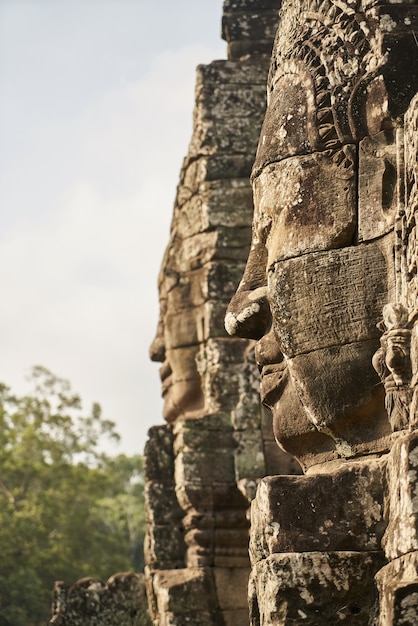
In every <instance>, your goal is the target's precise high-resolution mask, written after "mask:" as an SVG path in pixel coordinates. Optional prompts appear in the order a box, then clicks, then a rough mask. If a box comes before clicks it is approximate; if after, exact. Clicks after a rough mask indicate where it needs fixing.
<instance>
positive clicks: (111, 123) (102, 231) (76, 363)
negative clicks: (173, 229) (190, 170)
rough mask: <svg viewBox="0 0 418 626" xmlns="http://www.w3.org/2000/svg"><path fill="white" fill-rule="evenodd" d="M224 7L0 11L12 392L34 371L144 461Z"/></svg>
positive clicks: (29, 4) (5, 378)
mask: <svg viewBox="0 0 418 626" xmlns="http://www.w3.org/2000/svg"><path fill="white" fill-rule="evenodd" d="M221 13H222V0H158V1H157V2H155V1H152V0H80V1H78V0H0V124H1V128H0V137H1V141H0V294H1V298H0V302H1V304H0V335H1V340H0V381H1V382H5V383H7V384H8V385H10V386H11V387H12V389H14V390H15V391H17V392H19V393H22V392H24V391H25V390H27V387H26V383H25V377H26V375H27V374H28V372H29V370H30V368H31V367H32V366H33V365H44V366H45V367H47V368H49V369H50V370H52V371H53V372H54V373H55V374H57V375H58V376H60V377H62V378H67V379H68V380H70V382H71V383H72V386H73V388H74V390H75V391H78V392H79V393H80V395H81V397H82V399H83V402H84V405H85V407H86V408H89V406H90V405H91V403H92V402H93V401H97V402H99V403H100V404H101V405H102V408H103V411H104V416H105V417H107V418H110V419H113V420H114V421H115V422H116V424H117V430H118V431H119V433H120V434H121V435H122V442H121V445H120V446H119V447H118V448H116V449H115V450H114V451H113V452H114V453H118V452H125V453H127V454H133V453H135V452H142V450H143V446H144V443H145V439H146V432H147V430H148V428H149V427H150V426H152V425H154V424H161V423H163V421H162V418H161V408H162V401H161V398H160V395H161V394H160V382H159V377H158V365H156V364H154V363H151V362H150V361H149V359H148V347H149V344H150V343H151V340H152V338H153V335H154V332H155V328H156V325H157V319H158V296H157V286H156V284H157V275H158V270H159V265H160V262H161V258H162V255H163V252H164V248H165V245H166V243H167V241H168V234H169V226H170V221H171V214H172V207H173V201H174V196H175V189H176V185H177V182H178V176H179V171H180V166H181V162H182V159H183V157H184V156H185V154H186V152H187V146H188V142H189V140H190V137H191V131H192V110H193V99H194V83H195V67H196V65H198V64H199V63H209V62H210V61H211V60H214V59H220V58H225V56H226V44H225V42H223V41H222V40H221V38H220V23H221Z"/></svg>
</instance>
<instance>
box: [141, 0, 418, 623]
mask: <svg viewBox="0 0 418 626" xmlns="http://www.w3.org/2000/svg"><path fill="white" fill-rule="evenodd" d="M223 10H224V14H223V20H222V24H223V27H222V28H223V37H224V38H225V39H226V41H227V44H228V60H226V61H215V62H213V63H212V64H210V65H209V66H201V67H199V68H198V75H197V86H196V105H195V114H194V131H193V137H192V140H191V143H190V148H189V153H188V155H187V157H186V159H185V161H184V164H183V168H182V172H181V176H180V183H179V186H178V191H177V199H176V203H175V207H174V214H173V221H172V228H171V235H170V241H169V243H168V247H167V251H166V255H165V257H164V260H163V264H162V268H161V273H160V281H159V289H160V309H161V317H160V323H159V330H158V332H157V336H156V339H155V341H154V343H153V346H152V349H151V356H152V358H153V359H155V360H157V361H158V360H159V361H161V362H162V363H163V365H162V367H161V379H162V386H163V394H164V400H165V409H164V417H165V419H166V420H167V425H165V426H158V427H155V428H153V429H151V431H150V438H149V441H148V444H147V449H146V457H147V481H148V482H147V486H148V488H147V494H148V514H149V531H148V539H147V547H146V561H147V568H146V579H147V584H148V595H149V598H150V599H151V614H152V618H153V620H154V622H153V623H154V625H155V626H160V625H161V626H162V625H163V624H164V625H165V624H178V625H180V624H186V623H189V624H193V625H196V626H197V625H203V624H204V625H209V624H213V625H214V624H219V625H225V626H238V625H244V624H251V625H252V626H276V625H277V626H279V625H280V626H281V625H295V624H307V625H308V624H309V625H312V626H320V625H322V624H337V623H340V622H343V623H344V624H379V625H381V626H385V625H392V624H411V625H412V624H418V574H417V570H418V552H417V550H418V536H417V527H418V525H417V505H416V497H415V493H416V491H415V490H416V465H417V463H418V460H417V459H418V457H417V455H416V453H415V447H416V445H417V443H418V441H417V435H416V434H415V430H416V423H417V408H416V406H417V379H418V373H417V371H418V364H417V356H416V355H417V340H416V336H417V330H416V328H417V326H416V323H417V318H418V314H417V279H416V266H417V260H416V259H417V251H416V242H415V241H416V240H415V211H416V210H417V198H418V191H417V175H418V170H417V141H418V140H417V132H418V128H417V116H418V108H417V107H418V99H417V98H414V96H415V94H416V93H417V91H418V39H417V35H416V33H417V32H418V29H417V26H416V24H417V5H416V3H413V2H388V1H382V2H379V1H371V0H370V1H369V0H363V1H355V0H354V1H349V0H343V1H338V2H337V1H335V0H321V1H320V0H301V1H300V2H294V1H293V2H292V1H287V2H286V1H284V2H283V3H282V5H281V3H280V2H275V1H266V0H264V1H263V0H259V1H257V0H253V1H251V0H241V1H240V0H235V1H234V0H226V1H225V2H224V7H223ZM414 25H415V26H414ZM266 85H267V103H266V101H265V93H266ZM266 104H267V109H266ZM257 146H258V147H257ZM250 173H251V183H252V187H251V186H250V183H249V179H250ZM251 224H252V227H251ZM244 265H245V269H244ZM238 284H239V287H238V289H237V286H238ZM235 290H236V293H235ZM224 318H225V327H226V330H227V331H228V333H229V336H228V335H227V334H226V333H225V330H224V326H223V319H224ZM254 354H255V356H254ZM259 372H260V373H259ZM260 382H261V384H260ZM259 393H260V394H261V400H262V402H263V404H264V407H267V409H266V408H263V406H262V404H261V402H260V398H259ZM277 444H278V445H277ZM284 451H286V452H284ZM286 453H288V454H286ZM295 460H297V462H298V463H297V464H296V462H295ZM302 471H303V475H302V474H301V472H302ZM251 501H252V504H251V517H250V514H249V503H250V502H251ZM248 534H249V537H250V540H249V555H250V561H249V560H248V557H247V541H248V540H247V536H248ZM247 587H248V598H249V613H248V609H247Z"/></svg>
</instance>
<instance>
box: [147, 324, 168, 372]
mask: <svg viewBox="0 0 418 626" xmlns="http://www.w3.org/2000/svg"><path fill="white" fill-rule="evenodd" d="M149 357H150V359H151V361H157V363H164V360H165V343H164V328H163V323H162V320H161V318H160V320H159V322H158V328H157V332H156V334H155V337H154V339H153V342H152V344H151V345H150V347H149Z"/></svg>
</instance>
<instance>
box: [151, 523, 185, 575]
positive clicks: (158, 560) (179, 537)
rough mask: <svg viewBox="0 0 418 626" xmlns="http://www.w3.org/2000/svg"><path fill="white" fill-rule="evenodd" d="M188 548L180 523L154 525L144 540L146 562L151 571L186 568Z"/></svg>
mask: <svg viewBox="0 0 418 626" xmlns="http://www.w3.org/2000/svg"><path fill="white" fill-rule="evenodd" d="M185 552H186V546H185V543H184V532H183V528H182V526H181V523H180V522H179V523H178V524H177V525H176V526H175V525H174V524H172V523H171V524H168V525H159V526H157V525H153V526H151V527H149V528H148V530H147V534H146V536H145V540H144V554H145V562H146V563H147V565H148V566H149V567H150V568H151V569H171V568H173V569H176V568H178V567H182V566H184V558H185Z"/></svg>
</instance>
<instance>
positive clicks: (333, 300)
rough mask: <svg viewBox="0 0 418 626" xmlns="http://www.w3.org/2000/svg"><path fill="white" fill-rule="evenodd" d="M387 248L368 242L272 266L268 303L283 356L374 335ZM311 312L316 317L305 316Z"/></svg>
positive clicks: (384, 288) (385, 288) (383, 287)
mask: <svg viewBox="0 0 418 626" xmlns="http://www.w3.org/2000/svg"><path fill="white" fill-rule="evenodd" d="M391 244H392V242H391V241H390V240H384V241H383V242H381V241H378V242H371V243H369V244H367V245H366V244H365V245H359V246H353V247H349V248H342V249H339V250H331V251H329V252H318V253H312V254H306V255H303V256H300V257H298V258H295V259H289V260H288V261H282V262H280V263H277V264H276V265H275V267H274V273H273V272H272V275H271V279H270V284H269V291H270V294H269V300H270V302H271V308H272V314H273V318H274V329H275V331H276V334H277V337H278V339H279V341H280V347H281V350H282V352H283V353H284V354H285V355H286V357H289V358H293V357H295V356H297V355H299V354H303V353H306V352H308V351H310V350H318V349H321V348H325V347H327V346H341V345H344V344H348V343H354V342H356V341H365V340H368V339H372V338H373V337H376V338H377V337H378V335H379V331H378V329H377V328H376V323H377V321H379V319H380V316H381V311H382V308H383V305H384V304H385V303H386V301H387V299H388V294H389V288H390V286H389V285H388V276H387V266H388V264H390V262H391V250H392V247H391ZM353 285H355V286H356V287H355V289H353V288H352V286H353ZM310 309H311V310H314V311H315V314H314V315H312V316H307V315H306V311H309V310H310Z"/></svg>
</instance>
